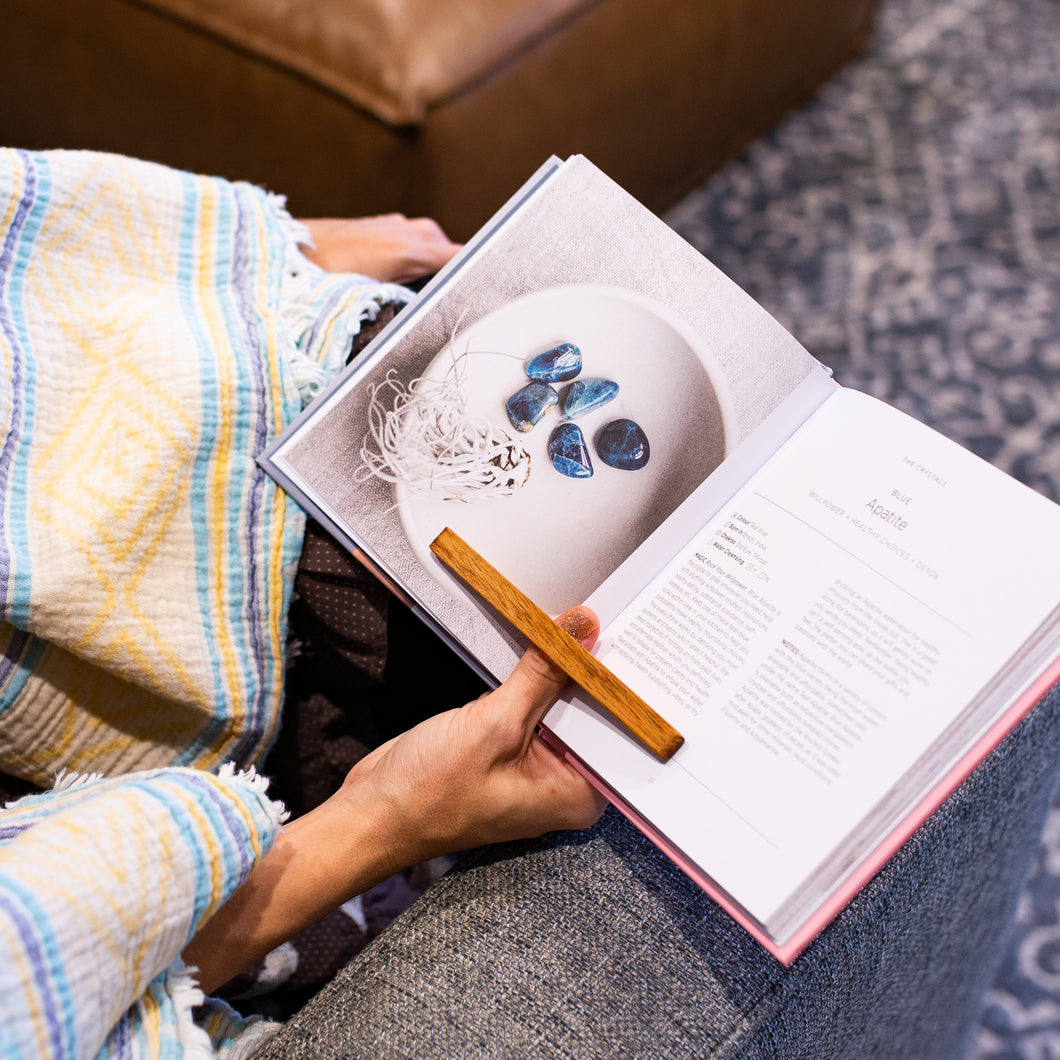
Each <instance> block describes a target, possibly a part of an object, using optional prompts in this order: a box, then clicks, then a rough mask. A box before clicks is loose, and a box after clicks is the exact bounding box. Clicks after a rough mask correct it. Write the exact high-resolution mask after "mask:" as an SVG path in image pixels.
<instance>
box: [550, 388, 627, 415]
mask: <svg viewBox="0 0 1060 1060" xmlns="http://www.w3.org/2000/svg"><path fill="white" fill-rule="evenodd" d="M617 393H618V383H614V382H612V381H611V380H610V379H575V381H574V382H573V383H571V385H570V386H569V387H567V393H566V394H564V396H563V415H564V416H566V417H567V419H569V420H573V419H577V418H578V417H579V416H584V415H585V413H586V412H592V410H593V409H598V408H599V407H600V406H601V405H606V404H607V403H608V402H609V401H610V400H611V399H612V398H613V397H614V396H615V395H616V394H617Z"/></svg>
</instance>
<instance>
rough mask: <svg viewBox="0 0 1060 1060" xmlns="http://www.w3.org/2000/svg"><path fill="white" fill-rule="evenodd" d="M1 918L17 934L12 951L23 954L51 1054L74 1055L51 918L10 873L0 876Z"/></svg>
mask: <svg viewBox="0 0 1060 1060" xmlns="http://www.w3.org/2000/svg"><path fill="white" fill-rule="evenodd" d="M0 880H2V886H0V917H3V918H4V919H6V920H7V921H8V923H9V924H10V926H11V928H13V929H14V931H15V932H16V934H17V936H18V943H17V944H16V945H12V946H10V948H9V952H11V953H22V954H25V957H26V960H27V962H28V965H29V971H30V974H31V976H32V981H33V985H34V987H35V990H36V994H37V997H38V999H39V1003H40V1005H41V1006H42V1008H43V1011H42V1012H41V1014H40V1016H41V1019H42V1020H43V1022H44V1025H45V1028H46V1033H47V1037H48V1041H49V1044H50V1046H51V1049H52V1052H51V1055H52V1056H57V1057H58V1056H73V1055H74V1053H75V1048H76V1043H77V1029H76V1024H75V1021H74V1011H73V999H72V994H71V990H70V984H69V982H68V981H67V978H66V976H65V974H64V962H63V954H62V952H61V949H60V946H59V940H58V938H57V937H56V935H55V933H54V931H53V930H52V924H51V921H50V920H49V918H48V917H47V916H45V915H44V914H43V912H42V911H41V909H40V906H39V904H38V902H37V900H36V898H35V896H34V895H33V892H32V891H29V890H27V889H26V888H25V887H23V886H22V884H21V883H20V881H19V880H18V879H17V878H15V877H14V876H13V875H12V874H10V873H4V874H3V875H2V876H0Z"/></svg>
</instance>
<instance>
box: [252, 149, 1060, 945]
mask: <svg viewBox="0 0 1060 1060" xmlns="http://www.w3.org/2000/svg"><path fill="white" fill-rule="evenodd" d="M262 463H263V465H264V466H265V467H266V468H267V470H268V471H269V472H270V474H272V475H273V476H274V477H275V478H276V479H277V480H278V481H279V482H280V483H281V485H283V486H284V487H285V488H286V489H287V490H288V491H290V492H291V493H292V494H293V495H294V496H295V497H296V498H297V499H298V500H299V501H300V503H301V504H302V505H303V506H304V507H305V508H306V509H307V510H308V511H309V512H311V513H312V514H313V515H314V516H315V517H316V518H317V519H319V520H320V521H321V522H322V523H323V524H324V525H325V526H327V527H328V528H329V529H330V531H331V532H332V533H333V534H334V535H335V536H336V537H337V538H338V539H339V540H340V541H342V542H344V543H345V544H346V545H347V546H348V547H349V548H350V549H351V550H355V551H356V552H357V553H358V554H359V555H360V556H361V557H362V558H363V559H364V560H365V562H367V563H368V564H369V565H371V566H372V567H373V568H374V569H375V570H376V571H377V573H378V574H379V575H380V577H382V578H383V579H384V580H386V581H387V582H388V583H389V584H390V585H391V586H392V587H393V588H394V589H395V591H396V592H397V593H398V594H399V595H400V596H401V597H402V598H403V599H404V600H405V601H406V602H407V603H408V604H409V606H411V607H412V608H413V609H414V610H415V611H416V612H417V613H418V614H419V615H420V616H421V617H422V618H423V619H424V621H425V622H427V623H428V624H429V625H430V626H431V627H432V628H433V629H434V630H435V631H436V632H437V633H438V634H439V636H441V637H443V638H444V639H445V640H446V641H447V642H448V643H449V644H450V645H451V646H452V647H453V648H454V650H456V651H458V652H459V653H460V654H461V656H462V657H463V658H464V659H465V660H466V661H468V662H469V663H470V664H471V665H472V666H473V667H474V668H475V669H477V670H478V672H479V673H480V674H482V676H483V677H485V678H486V679H487V680H488V681H489V682H491V683H499V682H500V681H501V680H503V679H504V677H505V676H506V675H507V674H508V673H509V672H510V671H511V669H512V668H513V667H514V665H515V663H516V661H517V660H518V658H519V656H520V654H521V653H522V651H523V650H524V648H525V642H524V641H523V640H522V639H521V637H520V636H519V634H518V633H516V631H515V630H514V629H512V628H511V627H510V626H509V625H508V624H507V623H506V622H505V621H504V620H503V619H502V618H501V617H500V616H499V615H497V614H496V613H495V612H494V611H493V610H492V609H491V608H490V607H489V606H488V605H487V604H485V603H483V602H482V601H481V600H480V599H479V598H478V597H477V596H475V595H474V594H473V593H471V592H470V591H469V590H467V589H466V588H465V587H464V586H463V585H462V584H460V583H459V582H457V581H456V580H455V579H454V578H453V577H452V576H451V575H450V574H449V573H448V572H447V570H446V569H445V567H443V566H442V564H441V563H440V562H439V561H438V560H437V559H436V558H435V557H434V556H433V555H432V553H431V552H430V548H429V546H430V543H431V542H432V541H433V540H434V539H435V538H436V537H437V535H438V534H439V533H440V531H441V530H442V529H443V528H445V527H450V528H451V529H452V530H454V531H455V532H456V533H457V534H458V535H459V536H460V537H461V538H463V539H464V540H465V541H467V542H468V543H469V544H470V545H471V546H472V547H473V548H474V549H475V550H476V551H477V552H478V553H479V554H481V555H482V556H483V557H484V558H485V559H486V560H487V561H488V562H489V563H490V564H492V565H493V566H494V567H495V568H497V569H498V570H499V571H500V572H501V573H502V574H503V575H505V577H506V578H507V579H508V580H509V581H511V582H513V583H514V584H515V585H516V586H517V587H518V588H519V589H521V590H522V591H523V593H525V594H526V595H527V596H529V597H530V598H531V600H533V601H534V603H536V604H537V605H538V606H539V607H541V608H543V609H544V610H545V611H546V612H549V613H552V614H558V613H559V612H561V611H563V610H564V609H566V608H567V607H569V606H571V605H573V604H578V603H585V604H587V605H588V606H590V607H592V608H593V609H594V610H595V611H596V612H597V614H598V615H599V617H600V619H601V625H602V629H601V636H600V641H599V643H598V645H597V648H596V654H597V656H598V658H599V659H600V660H601V661H602V662H603V663H604V664H605V665H606V666H607V667H608V669H610V670H611V671H612V672H613V673H614V674H615V675H616V676H617V677H619V678H620V679H621V680H622V681H623V682H624V683H625V684H626V685H628V686H629V687H630V688H631V689H632V690H633V691H635V692H636V693H637V694H639V695H640V696H641V697H642V698H643V699H644V700H646V701H647V702H648V703H649V704H650V705H651V706H652V707H653V708H654V709H655V710H656V711H657V712H658V713H659V714H661V715H662V716H663V717H664V718H665V719H666V720H667V721H668V722H670V724H672V725H673V726H674V727H675V728H677V729H678V730H679V731H680V732H681V733H682V734H683V735H684V736H685V742H684V745H683V746H682V747H681V748H680V749H679V750H678V751H677V753H676V754H675V755H674V756H673V757H672V758H671V759H670V760H669V761H667V762H665V763H664V762H662V761H660V760H659V759H658V758H657V757H655V756H653V755H652V754H651V753H650V752H648V751H647V750H645V749H644V747H643V746H642V745H641V744H639V743H638V742H637V741H636V740H634V739H633V738H632V737H631V736H630V735H629V734H628V733H627V732H626V731H625V730H624V729H623V728H621V727H620V726H618V725H617V724H615V723H614V722H613V721H612V720H611V719H610V717H609V716H608V714H607V713H606V712H604V711H602V710H601V709H600V708H599V706H598V705H597V704H595V703H594V702H593V701H592V700H591V698H589V697H588V696H586V695H585V694H584V693H581V692H579V690H578V689H577V688H576V687H574V686H570V687H569V688H568V692H567V693H566V694H565V695H564V696H563V697H561V699H560V700H559V701H557V703H556V704H555V705H554V706H553V707H552V709H551V710H550V711H549V713H548V714H547V715H546V717H545V719H544V722H543V726H542V735H543V736H544V738H545V739H547V740H548V741H549V742H550V743H551V744H552V746H553V747H554V749H555V750H556V751H557V753H560V754H564V755H567V756H569V757H570V759H571V761H573V762H574V763H575V764H576V765H577V767H578V768H579V769H581V770H582V771H583V772H584V773H585V774H586V775H587V776H588V777H589V778H590V779H591V780H592V781H593V783H595V784H596V785H597V786H599V787H600V788H601V790H603V791H604V792H605V793H606V794H607V796H608V797H609V798H610V799H611V800H612V801H613V802H614V803H615V805H616V806H618V807H619V808H620V809H621V810H622V811H623V812H624V813H625V814H626V815H627V816H628V817H629V818H630V819H631V820H632V821H633V822H634V823H635V824H636V825H637V826H638V827H639V828H641V829H642V830H643V831H644V832H645V833H646V834H647V835H648V836H650V837H651V838H652V840H653V841H654V842H655V843H656V844H657V845H658V846H659V847H660V849H662V850H663V851H665V852H666V853H667V854H668V855H669V856H670V857H671V858H672V859H673V860H674V861H675V862H677V863H678V864H679V865H680V866H681V867H682V868H683V869H684V870H685V871H686V872H688V873H689V875H691V876H692V877H693V878H694V879H695V880H696V881H697V882H698V883H699V884H700V885H701V886H703V887H704V888H705V889H706V890H707V891H708V892H709V893H710V894H711V895H712V896H713V897H714V898H715V899H716V900H717V901H718V902H720V903H721V904H722V905H723V906H724V908H725V909H726V910H727V911H728V912H729V913H730V914H731V915H732V916H733V917H734V918H736V919H737V920H738V921H739V922H740V923H741V924H742V925H743V926H744V927H745V928H746V929H747V930H748V931H750V932H751V933H752V934H753V935H754V936H755V937H756V938H757V939H758V940H759V941H760V942H761V943H762V944H763V945H764V946H765V947H767V948H768V949H769V950H770V952H772V953H773V954H774V955H775V956H776V957H777V958H778V959H779V960H781V961H783V962H785V963H790V961H792V960H793V959H794V958H795V957H796V956H797V955H798V953H799V952H801V951H802V949H804V948H805V946H806V945H807V944H808V943H809V942H810V941H811V940H812V939H813V937H814V936H815V935H816V934H817V933H818V932H819V931H820V930H821V929H822V928H823V927H824V926H825V925H826V924H827V923H828V922H829V920H830V919H832V918H833V917H834V916H835V915H836V914H837V913H838V912H839V911H840V910H841V909H842V908H843V906H844V905H845V903H847V902H848V901H849V900H850V899H851V898H852V897H853V895H854V894H856V893H857V891H858V890H859V889H860V888H861V887H862V886H863V885H864V884H865V883H866V882H867V880H868V879H870V878H871V876H872V875H873V874H874V873H875V872H877V871H878V870H879V868H880V867H881V866H882V865H883V864H884V863H885V862H886V860H887V859H888V858H889V857H890V856H891V854H893V853H894V851H895V850H896V849H897V848H898V846H899V845H900V844H901V843H902V842H903V841H904V840H905V839H906V838H907V837H908V836H909V835H910V834H911V833H912V832H913V831H914V830H915V829H916V828H917V826H918V825H919V824H920V823H921V822H922V821H923V820H924V819H925V818H926V817H927V816H928V814H930V813H931V812H932V810H933V809H935V808H936V807H937V806H938V805H939V803H940V802H941V801H942V800H943V799H944V798H945V797H946V796H947V795H948V794H949V793H950V792H951V791H953V790H954V788H955V787H956V786H957V785H958V784H959V783H960V782H961V780H962V779H963V778H964V777H965V776H966V775H967V774H968V773H969V772H970V771H971V769H973V768H974V766H975V764H976V763H977V762H978V761H979V760H980V759H981V758H982V757H983V755H984V754H986V753H987V752H988V751H989V750H990V749H991V748H992V747H993V746H995V745H996V744H997V743H998V742H999V741H1000V740H1001V739H1002V738H1003V736H1004V734H1005V733H1006V732H1008V731H1009V729H1010V728H1011V727H1012V726H1013V725H1014V724H1015V723H1016V722H1017V721H1018V720H1019V718H1020V717H1022V716H1023V714H1024V713H1025V712H1026V711H1027V710H1029V709H1030V708H1031V707H1032V706H1033V704H1034V703H1035V702H1036V701H1037V699H1038V698H1040V696H1041V695H1042V694H1043V693H1044V691H1045V690H1046V689H1047V688H1048V687H1049V685H1050V684H1051V683H1052V682H1053V681H1055V680H1056V679H1057V677H1058V676H1060V666H1058V663H1057V659H1058V658H1060V622H1058V621H1057V619H1058V613H1060V550H1058V549H1057V548H1056V545H1055V542H1056V541H1057V540H1060V507H1058V506H1056V505H1054V504H1053V503H1052V502H1051V501H1049V500H1047V499H1046V498H1044V497H1042V496H1041V495H1039V494H1037V493H1035V492H1034V491H1032V490H1030V489H1029V488H1027V487H1025V486H1023V485H1021V484H1019V483H1017V482H1016V481H1015V480H1013V479H1011V478H1009V477H1008V476H1006V475H1005V474H1003V473H1002V472H1000V471H999V470H997V469H996V468H994V467H992V466H990V465H988V464H987V463H985V462H984V461H982V460H980V459H979V458H978V457H976V456H974V455H973V454H971V453H969V452H967V451H966V450H964V449H962V448H961V447H960V446H958V445H956V444H955V443H953V442H951V441H949V440H947V439H946V438H944V437H942V436H941V435H939V434H937V433H935V432H934V431H932V430H930V429H929V428H927V427H925V426H923V425H922V424H920V423H918V422H916V421H915V420H913V419H911V418H910V417H908V416H907V415H905V414H904V413H902V412H899V411H898V410H896V409H893V408H891V407H889V406H888V405H886V404H884V403H882V402H880V401H878V400H876V399H873V398H870V397H868V396H866V395H864V394H860V393H858V392H855V391H852V390H848V389H845V388H843V387H840V386H837V385H836V382H835V381H834V380H833V379H832V378H831V375H830V373H829V372H828V371H827V370H826V369H825V368H824V367H823V366H822V365H821V364H820V363H819V362H817V361H816V360H815V359H814V358H813V357H812V356H811V355H810V354H809V353H808V352H807V351H806V350H804V349H803V348H802V347H801V346H800V345H799V343H798V342H797V341H796V340H795V339H794V338H793V337H792V336H791V335H789V334H788V333H787V332H786V331H785V330H784V329H783V328H782V327H781V326H780V324H778V323H777V322H776V321H775V320H773V319H772V318H771V317H770V316H769V314H768V313H766V312H765V310H763V309H762V308H761V307H760V306H758V305H757V304H756V303H755V302H754V301H753V300H752V299H751V298H750V297H749V296H747V295H746V294H745V293H744V292H743V291H741V290H740V289H739V288H738V287H737V286H736V285H735V284H733V283H732V282H731V281H730V280H729V279H727V278H726V277H725V276H724V275H723V274H722V273H721V272H720V271H719V270H717V269H716V268H715V267H714V266H712V265H711V264H710V263H709V262H708V261H707V260H706V259H705V258H703V257H702V256H701V255H700V254H699V253H698V252H697V251H695V250H694V249H693V248H692V247H690V246H689V245H688V244H687V243H685V242H684V241H683V240H682V239H681V238H680V237H679V236H678V235H677V234H676V233H674V232H673V231H672V230H671V229H670V228H669V227H667V226H666V225H665V224H664V223H663V222H662V221H661V220H659V219H658V218H656V217H655V216H653V215H652V214H651V213H650V212H649V211H648V210H646V209H645V208H644V207H643V206H641V205H640V204H639V203H637V202H636V201H635V200H634V199H633V198H631V197H630V196H629V195H627V194H626V193H625V192H624V191H623V190H622V189H621V188H619V187H618V186H617V185H616V184H614V183H613V182H612V181H611V180H610V179H609V178H607V177H606V176H605V175H604V174H603V173H601V172H600V171H599V170H598V169H596V168H595V167H594V166H593V165H592V164H591V163H589V162H588V161H587V160H586V159H584V158H582V157H580V156H574V157H572V158H570V159H568V160H566V161H560V160H558V159H552V160H550V161H549V162H548V163H547V164H546V165H545V166H544V167H542V169H541V170H539V171H538V173H536V174H535V175H534V176H533V177H532V178H531V180H530V181H529V182H528V183H527V184H526V185H525V186H524V187H523V188H522V189H521V190H520V191H519V192H518V194H517V195H516V196H515V197H514V198H513V199H512V200H511V201H510V202H509V203H508V204H507V206H506V207H505V208H504V209H503V210H502V211H501V212H500V213H499V214H498V215H497V216H496V217H495V218H493V220H492V221H491V222H490V223H489V224H487V225H486V226H485V228H484V229H483V230H482V231H481V232H480V233H479V234H478V235H477V236H476V237H475V238H474V239H473V240H472V241H471V242H470V243H469V244H468V245H467V246H466V248H465V249H464V250H463V251H462V252H461V254H460V255H458V257H457V258H456V259H454V260H453V262H451V263H450V265H449V266H448V267H447V268H446V269H445V270H443V272H442V273H440V274H439V275H438V276H437V277H435V278H434V279H433V280H432V281H431V283H430V284H428V285H427V286H426V287H425V288H424V290H423V291H422V292H421V293H420V294H419V295H418V296H417V299H416V300H415V301H414V302H413V303H412V304H411V305H410V306H409V307H408V308H406V309H405V310H404V311H403V312H402V313H400V314H399V315H398V317H397V318H396V320H395V321H394V322H393V324H391V325H390V326H389V327H388V328H387V330H386V331H384V332H383V333H382V334H381V335H380V336H379V337H378V338H377V339H376V340H375V342H373V344H372V345H371V346H370V347H369V348H368V349H367V350H366V351H365V352H364V354H363V355H362V356H361V357H360V358H359V359H358V360H357V361H356V362H355V363H353V364H352V365H351V366H349V367H348V368H347V370H346V371H345V372H344V373H343V374H342V376H341V377H340V378H339V379H338V380H336V381H335V383H334V384H333V385H332V386H331V387H330V388H329V389H328V390H327V391H326V392H325V393H324V394H322V395H321V396H320V397H319V398H318V399H317V400H316V401H315V402H314V403H313V404H312V405H311V406H310V407H309V408H308V409H307V410H306V411H305V413H303V415H302V417H301V418H300V419H299V420H298V421H297V422H296V423H295V424H294V425H292V427H291V428H290V429H289V430H288V431H287V432H286V433H285V434H284V435H283V436H282V437H281V438H280V439H278V440H277V442H276V443H274V444H273V445H272V446H271V447H270V448H269V450H268V451H267V452H266V454H264V456H263V458H262Z"/></svg>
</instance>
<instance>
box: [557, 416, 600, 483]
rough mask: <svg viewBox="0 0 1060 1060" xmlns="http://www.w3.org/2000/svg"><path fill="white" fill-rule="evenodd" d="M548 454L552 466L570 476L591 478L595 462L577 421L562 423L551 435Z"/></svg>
mask: <svg viewBox="0 0 1060 1060" xmlns="http://www.w3.org/2000/svg"><path fill="white" fill-rule="evenodd" d="M548 455H549V459H551V461H552V466H553V467H554V468H555V469H556V470H557V471H558V472H559V473H560V474H561V475H566V476H567V477H568V478H591V477H592V474H593V462H592V460H591V459H590V458H589V447H588V446H587V445H586V444H585V435H583V434H582V431H581V428H580V427H579V426H578V425H577V424H576V423H561V424H560V425H559V426H558V427H557V428H556V429H555V430H554V431H553V432H552V434H551V435H550V436H549V439H548Z"/></svg>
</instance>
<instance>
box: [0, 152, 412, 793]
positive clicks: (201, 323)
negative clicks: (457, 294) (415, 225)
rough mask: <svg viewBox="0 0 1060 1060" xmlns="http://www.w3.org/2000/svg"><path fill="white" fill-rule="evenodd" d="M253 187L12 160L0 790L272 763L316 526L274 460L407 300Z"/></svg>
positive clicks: (2, 423)
mask: <svg viewBox="0 0 1060 1060" xmlns="http://www.w3.org/2000/svg"><path fill="white" fill-rule="evenodd" d="M298 234H299V232H298V226H296V225H295V224H294V223H293V222H292V221H291V219H290V218H289V217H288V216H287V214H286V212H285V211H284V209H283V203H282V200H279V199H277V198H276V197H274V196H270V195H268V194H267V193H265V192H264V191H262V190H261V189H259V188H255V187H252V186H250V185H246V184H233V183H229V182H227V181H224V180H220V179H214V178H207V177H200V176H193V175H191V174H188V173H182V172H177V171H174V170H171V169H166V168H163V167H161V166H157V165H152V164H147V163H143V162H137V161H133V160H131V159H127V158H121V157H117V156H113V155H104V154H96V153H89V152H46V153H37V154H32V153H28V152H22V151H14V150H7V151H0V364H2V369H0V370H2V372H3V373H4V376H5V384H6V385H5V386H4V387H3V388H2V390H0V428H2V430H0V770H3V771H5V772H8V773H12V774H15V775H18V776H21V777H23V778H25V779H28V780H32V781H35V782H37V783H38V784H40V785H42V786H47V785H48V784H50V783H51V781H52V779H53V777H54V775H55V772H56V770H57V769H58V768H59V767H66V768H69V769H72V770H77V771H83V772H89V771H96V770H98V771H102V772H104V773H107V774H112V773H116V772H129V771H133V770H141V769H145V768H155V767H159V766H163V765H169V764H178V765H190V766H196V767H200V768H205V769H215V768H216V767H217V766H219V765H220V764H221V763H222V762H225V761H228V760H234V761H236V762H238V763H239V764H241V765H243V764H247V763H252V762H255V761H256V760H258V759H259V758H260V756H261V755H262V753H263V751H264V750H265V749H266V748H267V746H268V744H269V742H270V740H271V739H272V737H273V735H274V734H275V731H276V727H277V721H278V712H279V705H280V700H281V694H282V675H283V660H284V648H285V645H284V638H285V616H286V608H287V604H288V598H289V593H290V586H291V574H292V567H293V565H294V564H295V563H296V561H297V557H298V552H299V548H300V543H301V537H302V531H303V526H304V522H303V516H302V513H301V512H300V510H299V509H298V508H297V507H296V506H295V505H294V504H293V503H292V502H290V501H288V500H287V499H286V497H285V496H284V494H283V493H282V492H281V491H279V490H277V489H276V488H275V487H274V486H273V484H272V483H271V481H270V480H269V479H268V478H267V477H266V476H265V475H264V474H263V473H262V472H261V470H260V469H259V468H258V467H257V466H256V464H255V454H256V453H257V452H258V451H259V450H260V449H261V447H262V446H263V445H264V444H265V443H266V442H267V441H268V440H269V439H271V438H272V437H273V436H275V435H276V433H277V432H278V431H280V430H281V429H282V428H283V427H285V426H286V425H287V424H288V423H289V422H290V421H291V419H292V417H293V416H295V415H296V414H297V413H298V412H299V411H300V409H301V408H302V405H303V403H304V401H305V400H306V398H307V397H309V396H311V395H312V394H313V393H314V391H315V389H316V388H317V387H319V386H320V384H321V383H322V382H323V381H324V380H325V379H326V378H327V377H328V375H329V374H330V373H332V372H334V371H335V370H336V369H337V368H338V367H340V366H341V365H342V363H343V359H344V356H345V353H346V350H347V349H348V347H349V342H350V336H351V334H355V333H356V332H357V331H358V329H359V327H360V322H361V320H362V319H365V318H369V317H371V316H372V315H373V314H374V312H375V311H376V310H377V308H378V306H379V304H380V303H382V302H384V301H388V300H390V301H392V300H395V299H397V300H402V299H403V298H404V297H406V295H407V292H405V291H404V289H402V288H397V287H394V286H392V285H387V284H377V283H374V282H372V281H369V280H367V279H366V278H364V277H355V276H341V275H332V274H329V273H324V272H322V271H321V270H319V269H317V268H316V267H315V266H313V265H311V264H310V263H309V262H307V261H306V260H305V258H303V257H302V255H301V254H300V253H299V252H298V250H297V236H298Z"/></svg>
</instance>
